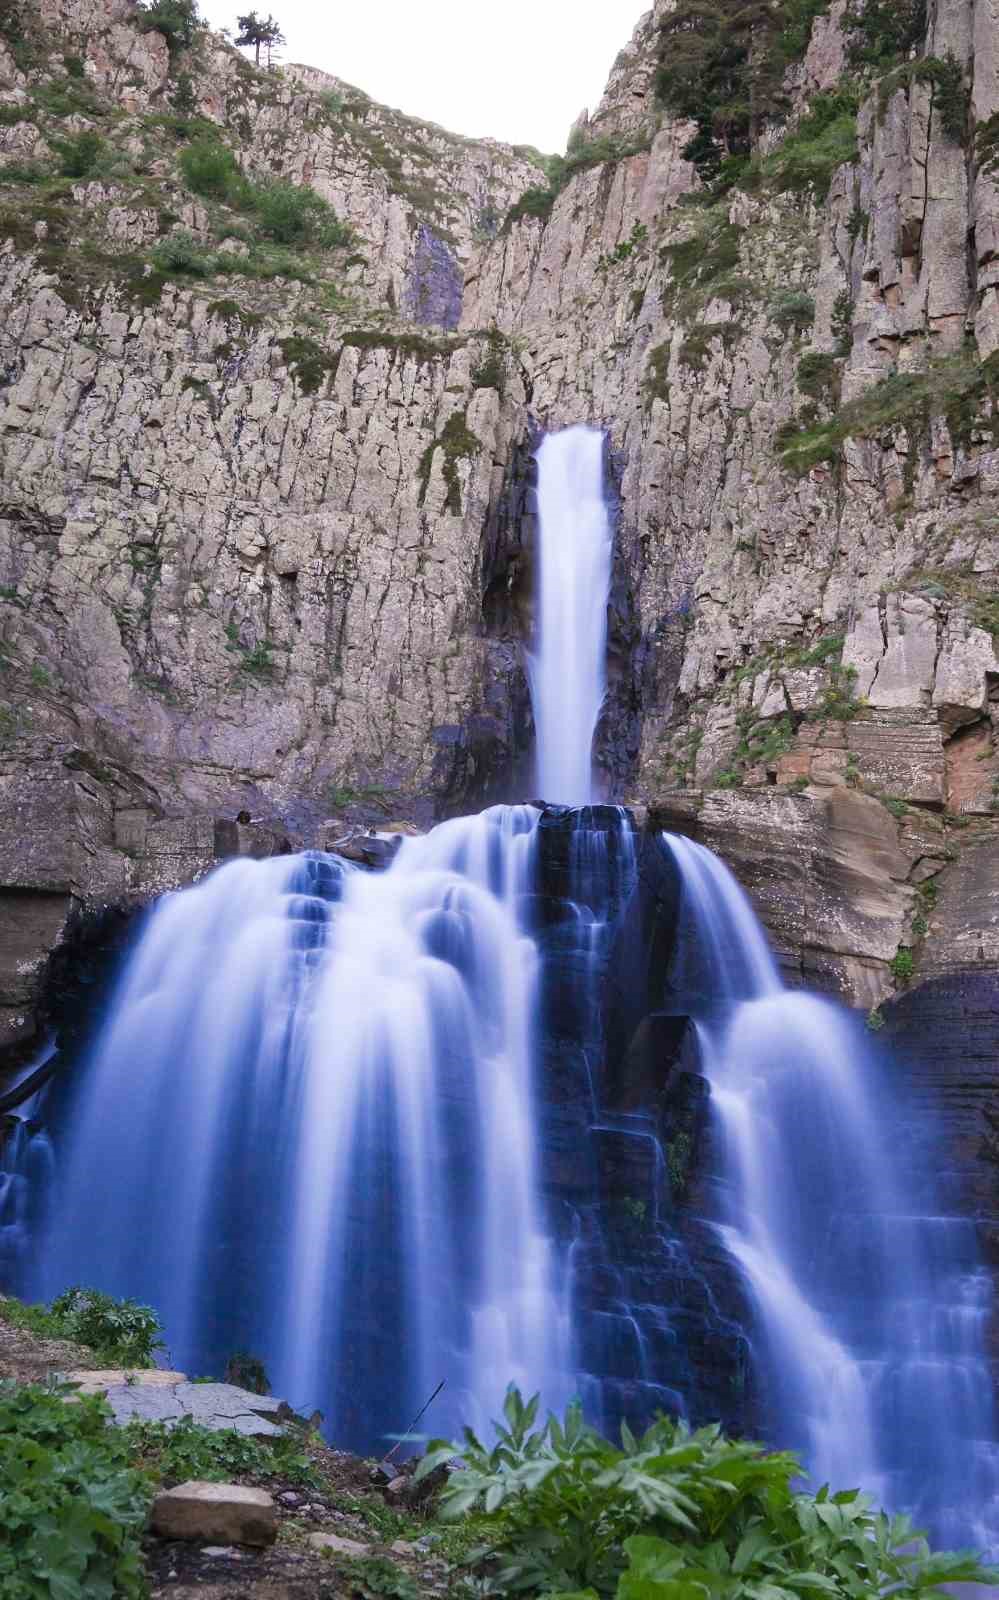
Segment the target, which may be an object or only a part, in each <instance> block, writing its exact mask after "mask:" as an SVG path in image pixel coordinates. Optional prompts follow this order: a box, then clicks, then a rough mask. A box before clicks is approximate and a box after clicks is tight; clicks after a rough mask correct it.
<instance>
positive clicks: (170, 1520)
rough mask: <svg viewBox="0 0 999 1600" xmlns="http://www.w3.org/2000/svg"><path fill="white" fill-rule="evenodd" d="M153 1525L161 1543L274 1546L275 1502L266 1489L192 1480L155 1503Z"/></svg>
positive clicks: (152, 1514)
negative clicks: (201, 1542)
mask: <svg viewBox="0 0 999 1600" xmlns="http://www.w3.org/2000/svg"><path fill="white" fill-rule="evenodd" d="M150 1523H151V1526H152V1530H153V1532H154V1533H156V1534H158V1535H159V1536H160V1538H161V1539H194V1540H199V1541H200V1540H210V1541H211V1542H212V1544H215V1545H230V1544H257V1545H265V1544H273V1542H274V1540H275V1538H276V1537H277V1518H276V1516H275V1511H274V1501H273V1500H272V1499H271V1497H270V1495H269V1494H267V1493H266V1492H265V1491H264V1490H263V1489H248V1488H245V1487H244V1486H243V1485H242V1484H238V1483H200V1482H198V1481H197V1480H192V1481H191V1482H189V1483H181V1484H178V1486H177V1488H176V1489H166V1490H164V1491H163V1492H162V1493H161V1494H158V1495H157V1496H156V1498H155V1500H154V1501H153V1508H152V1512H151V1515H150Z"/></svg>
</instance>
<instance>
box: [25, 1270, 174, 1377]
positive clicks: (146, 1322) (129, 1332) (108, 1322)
mask: <svg viewBox="0 0 999 1600" xmlns="http://www.w3.org/2000/svg"><path fill="white" fill-rule="evenodd" d="M52 1315H53V1316H54V1317H56V1318H58V1320H59V1322H60V1323H61V1324H62V1327H63V1330H64V1337H66V1338H68V1339H75V1340H76V1341H77V1343H78V1344H87V1345H90V1347H91V1349H93V1350H99V1351H101V1352H102V1353H103V1354H105V1355H112V1354H113V1355H114V1356H115V1357H116V1358H118V1359H119V1363H120V1365H121V1366H123V1367H151V1366H152V1365H153V1356H154V1353H155V1352H156V1351H157V1350H162V1349H163V1341H162V1339H161V1338H160V1337H159V1335H160V1332H161V1331H162V1330H161V1326H160V1321H159V1318H158V1317H157V1315H156V1313H155V1311H152V1310H150V1308H149V1306H143V1305H139V1304H138V1302H137V1301H135V1300H115V1299H114V1298H113V1296H112V1295H109V1294H102V1293H101V1291H100V1290H99V1289H77V1288H74V1289H67V1290H66V1292H65V1294H61V1295H59V1297H58V1298H57V1299H55V1300H53V1302H52Z"/></svg>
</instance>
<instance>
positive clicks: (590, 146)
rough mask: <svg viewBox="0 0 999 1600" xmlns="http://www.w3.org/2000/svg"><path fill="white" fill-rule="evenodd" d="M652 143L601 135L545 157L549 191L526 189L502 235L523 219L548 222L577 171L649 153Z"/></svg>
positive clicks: (644, 138) (642, 138) (644, 140)
mask: <svg viewBox="0 0 999 1600" xmlns="http://www.w3.org/2000/svg"><path fill="white" fill-rule="evenodd" d="M651 144H652V140H651V137H643V136H640V137H638V138H636V139H627V138H624V137H623V136H622V135H620V134H601V135H599V136H598V137H597V138H596V139H583V138H580V139H577V140H575V141H574V142H573V143H572V145H571V148H570V149H569V151H568V153H567V154H566V155H564V156H547V157H544V158H543V165H544V168H545V173H546V175H547V177H548V187H547V189H542V188H540V187H536V188H531V189H525V190H524V193H523V194H522V195H521V197H520V199H519V200H517V201H515V203H514V204H513V205H512V206H511V207H510V209H509V211H508V212H507V214H506V216H505V217H504V219H503V226H502V228H501V229H500V232H501V233H509V231H510V229H511V228H512V227H513V224H514V223H515V222H518V221H519V220H520V218H521V217H540V218H541V219H542V220H543V221H547V220H548V218H549V217H550V216H551V211H552V207H553V206H554V204H555V201H556V200H557V199H558V197H559V195H560V194H561V193H562V190H563V189H564V188H565V187H566V185H567V184H568V183H569V182H570V180H571V179H572V178H574V177H575V176H576V174H577V172H586V171H587V170H588V169H589V168H590V167H599V166H603V165H604V163H605V162H615V161H623V160H624V159H625V158H626V157H627V156H634V155H639V154H640V153H641V152H643V151H645V150H649V149H650V148H651ZM629 253H630V252H629Z"/></svg>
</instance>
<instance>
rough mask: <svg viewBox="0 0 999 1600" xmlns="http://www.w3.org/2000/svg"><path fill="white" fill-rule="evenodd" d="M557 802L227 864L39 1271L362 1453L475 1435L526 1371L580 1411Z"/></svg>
mask: <svg viewBox="0 0 999 1600" xmlns="http://www.w3.org/2000/svg"><path fill="white" fill-rule="evenodd" d="M537 816H538V813H537V812H536V811H534V810H531V809H530V808H528V807H496V808H494V809H492V810H490V811H486V812H484V813H483V814H482V815H481V816H478V817H471V818H465V819H462V820H459V821H454V822H449V823H445V824H443V825H441V826H440V827H439V828H437V829H435V830H434V831H433V832H432V833H431V834H430V835H428V836H427V837H426V838H422V839H420V838H416V839H406V840H405V841H404V842H403V844H402V847H401V849H400V851H399V853H398V855H397V857H396V859H395V861H394V862H393V863H392V865H391V867H390V869H389V870H388V871H387V872H384V873H369V872H365V871H362V870H359V869H354V868H351V867H349V866H347V865H346V864H345V863H341V862H339V861H337V860H336V859H335V858H332V857H323V856H319V855H306V856H297V857H280V858H277V859H273V860H269V861H263V862H256V861H238V862H232V863H230V864H229V865H227V866H223V867H221V868H220V869H219V870H218V871H216V872H215V873H213V874H212V875H211V876H210V877H209V878H208V879H207V880H206V881H205V882H204V883H203V884H200V885H198V887H196V888H194V889H188V890H185V891H184V892H182V893H179V894H174V895H168V896H166V897H165V898H164V899H163V900H161V901H160V902H159V904H158V905H157V906H156V908H155V909H154V911H153V912H152V914H151V915H150V917H149V920H148V924H147V926H146V929H145V932H144V934H143V936H142V938H141V940H140V942H139V945H138V948H137V950H136V952H135V954H134V956H133V957H132V958H131V960H130V962H129V964H128V966H127V968H126V970H125V973H124V976H123V978H122V980H121V985H120V988H119V991H118V994H117V996H116V998H115V1001H114V1005H113V1009H112V1013H111V1016H110V1019H109V1021H108V1023H107V1026H106V1027H105V1029H104V1031H103V1033H102V1034H101V1036H100V1037H99V1038H98V1040H97V1042H96V1045H95V1047H94V1050H93V1053H92V1059H91V1061H90V1063H89V1064H88V1066H87V1067H86V1069H85V1071H84V1073H83V1077H82V1083H81V1087H80V1092H79V1096H78V1102H77V1104H76V1105H75V1107H73V1109H72V1113H71V1115H68V1116H65V1117H64V1118H62V1119H61V1122H62V1133H61V1136H60V1138H59V1139H58V1160H57V1178H56V1182H55V1193H54V1196H53V1203H52V1206H51V1209H50V1215H51V1216H52V1218H53V1219H54V1223H53V1226H52V1227H51V1230H50V1232H49V1237H48V1239H47V1241H46V1243H45V1246H44V1249H43V1250H42V1251H41V1253H40V1266H39V1271H38V1274H37V1277H36V1279H35V1282H34V1284H33V1288H34V1289H35V1290H36V1292H41V1293H45V1294H49V1293H54V1292H56V1291H57V1290H60V1289H62V1288H64V1287H65V1286H66V1284H67V1283H69V1282H82V1283H88V1284H96V1285H98V1286H99V1287H101V1288H103V1289H105V1290H110V1291H111V1292H113V1293H116V1294H127V1295H132V1296H137V1297H139V1298H140V1299H143V1300H146V1301H148V1303H149V1304H151V1305H153V1306H155V1307H156V1308H157V1309H158V1310H159V1312H160V1313H161V1314H162V1316H163V1318H164V1321H165V1324H166V1329H167V1337H168V1340H169V1344H170V1351H171V1358H172V1360H173V1361H174V1362H175V1363H176V1364H178V1365H180V1366H181V1367H183V1368H184V1369H186V1370H188V1371H192V1372H219V1371H220V1370H221V1367H222V1365H224V1362H225V1359H226V1357H227V1356H228V1355H231V1354H232V1353H233V1351H235V1350H240V1349H242V1350H249V1351H252V1352H253V1353H255V1354H258V1355H260V1356H261V1357H262V1358H263V1360H264V1364H265V1366H266V1368H267V1371H268V1373H269V1375H270V1377H271V1380H272V1384H273V1386H274V1389H275V1391H276V1392H277V1393H278V1394H281V1395H285V1396H287V1397H289V1398H290V1399H291V1400H292V1401H293V1403H295V1404H296V1405H300V1406H303V1407H304V1408H305V1409H306V1410H308V1409H311V1408H312V1407H313V1406H318V1407H319V1408H320V1409H321V1410H322V1411H323V1412H324V1414H325V1416H326V1419H327V1424H328V1431H329V1432H330V1435H331V1436H332V1437H335V1438H336V1439H337V1441H338V1442H339V1443H341V1444H344V1445H347V1444H352V1445H354V1446H355V1447H358V1448H362V1447H363V1448H366V1449H371V1448H372V1447H374V1445H375V1444H376V1443H377V1442H378V1441H379V1440H384V1439H385V1437H386V1436H387V1435H389V1434H390V1433H391V1432H392V1431H393V1430H398V1429H399V1428H401V1427H405V1425H406V1423H407V1422H408V1421H409V1420H410V1419H411V1418H412V1416H414V1415H415V1413H416V1411H417V1410H418V1408H419V1406H420V1404H421V1403H422V1401H423V1400H425V1399H426V1398H427V1396H428V1395H429V1394H430V1393H431V1391H432V1390H433V1388H434V1387H435V1386H436V1384H437V1383H438V1382H439V1381H440V1380H441V1379H442V1378H443V1379H446V1381H447V1389H446V1391H445V1393H444V1395H443V1396H442V1397H441V1399H440V1400H439V1401H438V1402H437V1404H436V1406H435V1412H434V1418H433V1426H434V1428H435V1429H439V1428H441V1427H445V1428H446V1427H457V1426H458V1425H459V1423H460V1422H462V1421H473V1422H475V1421H478V1422H481V1421H482V1420H483V1414H482V1412H483V1408H489V1407H490V1406H492V1405H493V1404H494V1403H495V1399H496V1397H497V1396H498V1395H502V1392H503V1389H504V1387H505V1385H506V1384H507V1383H508V1382H509V1381H511V1379H513V1380H514V1381H516V1382H519V1383H521V1384H522V1385H524V1386H525V1387H530V1386H538V1385H541V1386H542V1387H543V1388H544V1389H545V1392H546V1395H548V1394H550V1396H551V1403H552V1404H556V1405H557V1404H559V1403H560V1402H561V1401H562V1400H564V1399H565V1397H566V1393H567V1391H568V1389H569V1387H570V1385H569V1380H568V1376H567V1373H566V1371H565V1367H566V1360H567V1355H566V1352H567V1347H568V1330H567V1328H566V1326H565V1317H564V1312H563V1310H562V1301H561V1298H560V1295H559V1292H558V1287H557V1284H556V1274H555V1268H554V1262H553V1259H552V1251H551V1247H550V1245H549V1243H548V1241H547V1239H546V1237H545V1234H544V1228H543V1224H542V1221H541V1218H540V1216H539V1207H538V1200H537V1192H536V1190H537V1185H536V1174H535V1166H536V1150H535V1143H534V1133H533V1117H532V1104H533V1102H532V1093H533V1086H532V1056H533V1015H534V1010H535V983H536V976H537V953H536V950H535V946H534V944H533V942H532V940H531V939H530V938H529V937H527V936H526V935H525V934H524V933H523V932H522V931H521V928H520V926H519V922H518V915H519V907H520V902H521V900H522V898H523V896H524V894H525V892H526V890H527V888H528V886H529V877H530V872H531V857H532V846H533V839H534V833H535V828H536V823H537Z"/></svg>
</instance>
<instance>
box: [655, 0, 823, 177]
mask: <svg viewBox="0 0 999 1600" xmlns="http://www.w3.org/2000/svg"><path fill="white" fill-rule="evenodd" d="M827 9H828V0H772V3H767V0H763V3H755V4H754V3H749V4H746V3H745V0H678V3H677V4H676V5H675V6H674V7H673V8H672V9H671V10H670V11H668V12H667V13H666V15H665V16H664V17H663V19H662V21H661V23H660V25H659V38H660V51H659V69H658V72H657V76H656V92H657V95H658V97H659V99H660V100H661V101H662V103H663V104H664V105H666V106H668V107H669V109H670V110H671V111H672V112H673V114H674V115H675V116H677V117H682V118H684V119H689V120H690V121H692V122H694V123H695V125H696V132H695V134H694V137H693V138H692V139H691V140H690V142H689V144H688V145H687V146H686V148H685V149H684V151H683V154H684V156H685V157H686V159H687V160H688V161H692V162H693V163H694V165H695V166H696V167H697V170H698V172H699V173H700V175H701V177H702V178H703V179H705V180H706V181H714V180H716V179H718V178H719V177H720V176H721V175H722V169H723V168H725V167H728V172H727V173H726V174H725V178H726V182H727V183H728V184H730V183H731V181H732V179H733V178H734V177H735V174H734V172H733V171H732V168H731V166H730V165H729V164H730V163H731V161H732V160H733V158H735V159H736V160H740V159H743V158H745V157H746V156H748V155H750V154H751V152H752V151H753V150H754V149H755V147H756V145H757V143H758V141H759V138H760V135H761V133H762V131H763V129H764V127H765V126H767V125H768V124H771V125H772V124H773V123H775V122H779V121H780V120H781V119H782V118H783V117H784V116H785V115H786V112H787V109H788V102H787V97H786V94H785V91H784V78H785V74H786V71H787V68H788V66H790V65H791V64H792V63H793V62H795V61H799V60H800V59H801V57H802V56H803V55H804V53H805V50H806V49H807V47H808V40H809V38H810V36H811V31H812V24H813V22H814V20H815V18H816V17H817V16H819V15H820V14H821V13H822V12H824V11H825V10H827Z"/></svg>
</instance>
